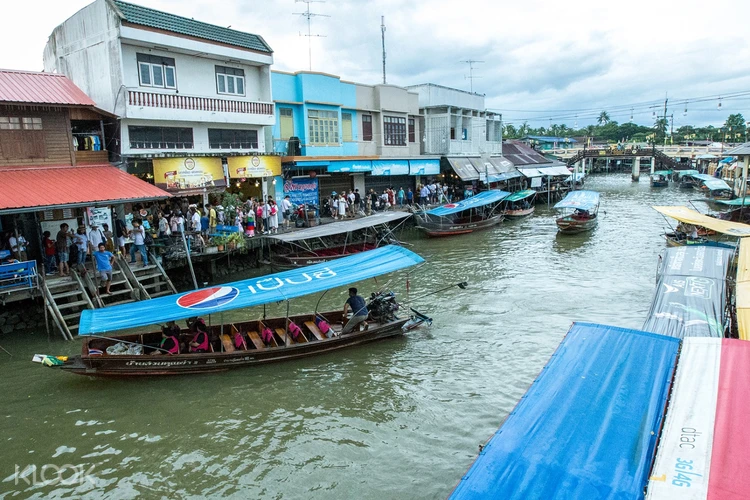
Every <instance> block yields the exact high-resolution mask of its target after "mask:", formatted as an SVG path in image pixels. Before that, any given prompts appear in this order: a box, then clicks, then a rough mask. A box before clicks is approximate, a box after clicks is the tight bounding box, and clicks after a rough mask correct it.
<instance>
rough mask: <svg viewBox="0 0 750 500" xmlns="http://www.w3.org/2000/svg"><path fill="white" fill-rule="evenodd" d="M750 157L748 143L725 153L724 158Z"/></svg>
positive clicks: (749, 143) (749, 145) (749, 144)
mask: <svg viewBox="0 0 750 500" xmlns="http://www.w3.org/2000/svg"><path fill="white" fill-rule="evenodd" d="M737 155H750V142H746V143H745V144H742V145H740V146H737V147H736V148H732V149H730V150H728V151H724V154H723V156H737Z"/></svg>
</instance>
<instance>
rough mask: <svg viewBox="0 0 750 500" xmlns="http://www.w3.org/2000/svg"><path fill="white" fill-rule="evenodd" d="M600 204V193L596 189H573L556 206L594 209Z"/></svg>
mask: <svg viewBox="0 0 750 500" xmlns="http://www.w3.org/2000/svg"><path fill="white" fill-rule="evenodd" d="M598 206H599V193H597V192H596V191H571V192H569V193H568V194H567V195H566V196H565V198H563V199H562V200H561V201H558V202H557V203H556V204H555V208H577V209H579V210H592V209H594V208H596V207H598Z"/></svg>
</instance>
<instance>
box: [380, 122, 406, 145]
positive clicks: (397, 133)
mask: <svg viewBox="0 0 750 500" xmlns="http://www.w3.org/2000/svg"><path fill="white" fill-rule="evenodd" d="M383 132H384V135H385V141H384V144H385V145H386V146H406V118H401V117H399V116H384V117H383Z"/></svg>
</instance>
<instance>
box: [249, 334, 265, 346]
mask: <svg viewBox="0 0 750 500" xmlns="http://www.w3.org/2000/svg"><path fill="white" fill-rule="evenodd" d="M247 338H249V339H250V340H251V341H252V343H253V345H254V346H255V348H256V349H265V348H266V346H265V344H264V343H263V340H261V338H260V335H258V332H247Z"/></svg>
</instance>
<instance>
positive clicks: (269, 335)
mask: <svg viewBox="0 0 750 500" xmlns="http://www.w3.org/2000/svg"><path fill="white" fill-rule="evenodd" d="M260 338H261V339H262V340H263V343H264V344H266V345H268V344H270V343H271V341H272V340H273V332H272V331H271V329H270V328H264V329H263V331H262V332H260Z"/></svg>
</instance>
